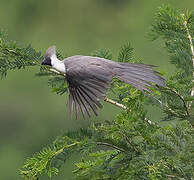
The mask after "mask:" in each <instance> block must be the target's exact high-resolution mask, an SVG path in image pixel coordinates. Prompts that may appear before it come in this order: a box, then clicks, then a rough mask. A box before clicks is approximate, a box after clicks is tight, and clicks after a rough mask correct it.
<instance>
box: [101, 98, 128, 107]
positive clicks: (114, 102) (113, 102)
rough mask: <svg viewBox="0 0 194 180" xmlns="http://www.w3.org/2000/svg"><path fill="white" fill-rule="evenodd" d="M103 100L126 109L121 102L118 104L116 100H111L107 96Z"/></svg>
mask: <svg viewBox="0 0 194 180" xmlns="http://www.w3.org/2000/svg"><path fill="white" fill-rule="evenodd" d="M104 101H105V102H108V103H110V104H113V105H115V106H117V107H119V108H121V109H123V110H126V109H127V107H126V106H124V105H123V104H120V103H118V102H116V101H113V100H112V99H109V98H107V97H106V98H105V99H104Z"/></svg>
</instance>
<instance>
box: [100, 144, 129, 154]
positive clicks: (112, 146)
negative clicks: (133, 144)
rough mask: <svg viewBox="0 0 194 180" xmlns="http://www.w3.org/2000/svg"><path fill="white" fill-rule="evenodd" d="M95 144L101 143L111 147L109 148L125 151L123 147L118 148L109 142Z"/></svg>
mask: <svg viewBox="0 0 194 180" xmlns="http://www.w3.org/2000/svg"><path fill="white" fill-rule="evenodd" d="M97 145H103V146H108V147H111V148H113V149H117V150H119V151H121V152H124V153H125V152H126V151H125V150H124V149H122V148H120V147H117V146H115V145H113V144H109V143H106V142H97Z"/></svg>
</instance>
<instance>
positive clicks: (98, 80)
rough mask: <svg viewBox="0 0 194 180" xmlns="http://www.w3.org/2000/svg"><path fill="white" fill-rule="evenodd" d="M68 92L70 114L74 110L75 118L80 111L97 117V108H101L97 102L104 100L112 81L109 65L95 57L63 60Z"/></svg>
mask: <svg viewBox="0 0 194 180" xmlns="http://www.w3.org/2000/svg"><path fill="white" fill-rule="evenodd" d="M64 63H65V66H66V70H67V72H66V77H67V82H68V91H69V109H70V113H72V112H73V110H74V109H75V112H76V118H78V112H79V111H81V112H82V115H83V117H84V118H85V115H86V113H87V114H88V116H89V117H91V112H92V111H93V112H94V114H95V115H96V116H97V115H98V108H102V105H101V104H100V102H99V100H100V99H104V98H105V95H106V92H107V90H108V89H109V87H110V82H111V81H112V77H113V75H112V72H111V71H110V68H109V66H110V64H109V63H107V62H106V61H103V60H102V61H101V60H99V59H97V58H95V57H89V56H73V57H70V58H67V59H66V60H64Z"/></svg>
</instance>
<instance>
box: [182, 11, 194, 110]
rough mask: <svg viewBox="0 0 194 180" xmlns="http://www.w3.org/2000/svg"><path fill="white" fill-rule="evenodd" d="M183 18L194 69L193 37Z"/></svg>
mask: <svg viewBox="0 0 194 180" xmlns="http://www.w3.org/2000/svg"><path fill="white" fill-rule="evenodd" d="M182 16H183V18H184V22H183V25H184V27H185V30H186V32H187V38H188V40H189V44H190V49H191V58H192V62H193V68H194V47H193V42H192V37H191V34H190V32H189V28H188V26H187V23H188V22H187V21H186V19H185V15H184V14H183V15H182ZM192 82H193V83H194V72H193V79H192ZM191 96H194V87H192V89H191ZM191 105H192V101H191V103H190V104H189V108H190V107H191Z"/></svg>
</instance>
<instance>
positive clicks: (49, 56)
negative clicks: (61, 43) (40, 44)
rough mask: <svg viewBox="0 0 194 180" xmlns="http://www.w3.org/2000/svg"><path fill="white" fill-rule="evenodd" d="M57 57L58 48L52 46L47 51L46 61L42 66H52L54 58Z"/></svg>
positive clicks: (44, 60)
mask: <svg viewBox="0 0 194 180" xmlns="http://www.w3.org/2000/svg"><path fill="white" fill-rule="evenodd" d="M53 56H55V57H56V46H51V47H49V48H48V49H47V51H46V53H45V55H44V59H43V61H42V65H48V66H52V57H53Z"/></svg>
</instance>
